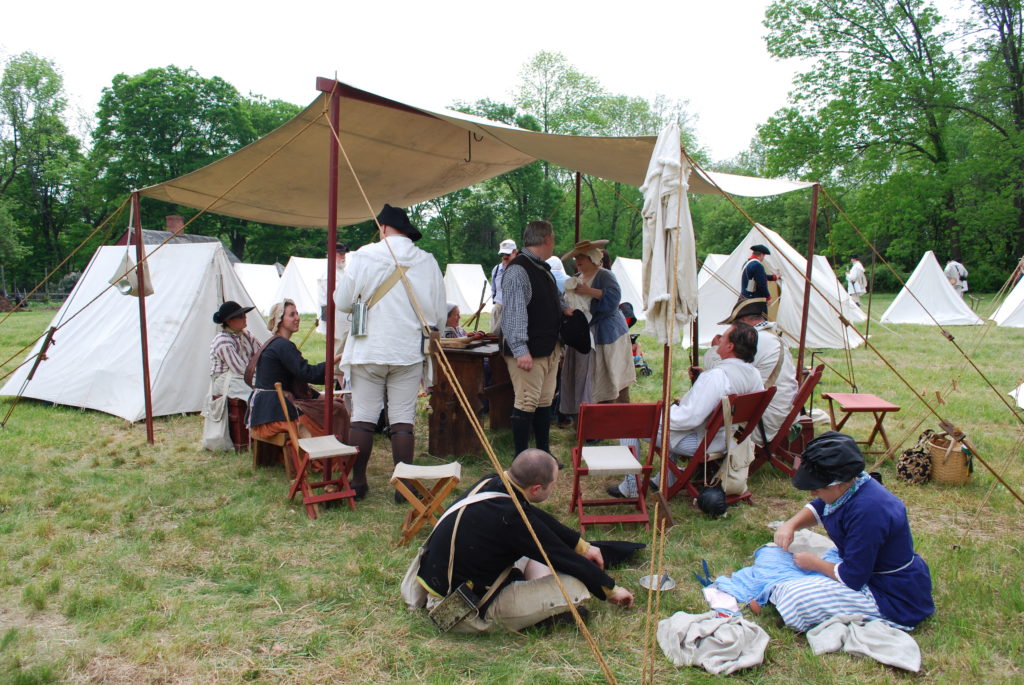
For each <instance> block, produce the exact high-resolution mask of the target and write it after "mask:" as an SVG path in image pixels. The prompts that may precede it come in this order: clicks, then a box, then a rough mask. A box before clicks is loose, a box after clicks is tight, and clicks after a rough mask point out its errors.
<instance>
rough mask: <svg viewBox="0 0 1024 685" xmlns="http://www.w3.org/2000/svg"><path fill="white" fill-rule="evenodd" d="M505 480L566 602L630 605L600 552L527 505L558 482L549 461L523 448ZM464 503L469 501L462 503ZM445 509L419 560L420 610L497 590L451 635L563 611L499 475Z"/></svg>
mask: <svg viewBox="0 0 1024 685" xmlns="http://www.w3.org/2000/svg"><path fill="white" fill-rule="evenodd" d="M507 475H508V477H509V480H511V481H512V484H513V486H514V489H515V496H516V497H517V499H518V500H519V502H520V504H521V505H522V507H523V510H524V511H525V512H526V516H527V518H528V519H529V521H530V524H531V526H532V527H533V530H534V531H535V532H536V533H537V539H538V540H540V543H541V545H542V546H543V548H544V551H545V552H546V553H547V555H548V558H549V559H551V563H552V565H553V566H554V567H555V570H556V571H558V574H559V577H560V578H561V581H562V585H563V586H564V587H565V589H566V591H567V592H568V594H569V597H570V598H571V600H572V602H573V604H576V605H578V604H579V603H581V602H583V601H584V600H586V599H587V598H589V597H590V596H591V595H593V596H595V597H597V598H598V599H602V600H605V601H608V602H611V603H613V604H618V605H621V606H625V607H629V606H632V604H633V594H632V593H631V592H630V591H629V590H627V589H625V588H623V587H619V586H617V585H616V584H615V581H614V580H613V579H612V578H611V577H610V576H608V575H607V574H606V573H605V572H604V570H603V569H604V558H603V556H602V554H601V550H600V548H598V547H596V546H594V545H591V544H589V543H588V542H587V541H586V540H584V539H583V538H582V537H581V536H580V534H579V533H578V532H577V531H575V530H573V529H571V528H568V527H567V526H565V525H563V524H561V523H559V522H558V520H557V519H555V517H554V516H552V515H551V514H549V513H547V512H546V511H543V510H541V509H539V508H537V507H534V506H533V504H537V503H540V502H543V501H544V500H546V499H547V498H548V497H549V496H550V495H551V492H552V490H554V487H555V483H556V481H557V480H558V466H557V463H556V462H555V459H554V457H552V456H551V455H550V454H548V453H547V452H543V451H541V450H537V449H528V450H526V451H524V452H523V453H521V454H520V455H519V456H517V457H516V458H515V460H514V461H513V462H512V466H511V467H510V468H509V470H508V473H507ZM464 500H468V502H469V503H468V504H462V502H463V501H464ZM453 508H455V509H458V511H453V512H452V513H451V515H446V516H444V517H443V518H442V519H441V520H440V521H439V523H438V524H437V527H436V528H435V529H434V532H433V534H431V536H430V539H429V540H428V541H427V545H426V550H425V551H424V554H423V558H422V560H421V562H420V570H419V574H418V581H419V582H420V584H421V585H423V587H424V588H426V590H427V592H428V599H427V608H431V607H433V606H435V605H436V604H437V603H438V602H440V600H441V598H443V597H444V596H446V595H447V594H448V593H449V592H451V591H452V590H453V589H455V588H457V587H458V586H459V585H461V584H462V583H466V584H467V585H469V586H470V589H471V590H472V591H473V593H474V594H476V595H477V597H480V598H482V597H484V596H485V595H486V594H487V592H488V590H489V589H490V588H491V586H493V585H496V584H497V585H498V587H497V588H496V589H495V591H494V592H493V593H492V595H491V597H490V598H488V599H487V601H486V602H484V603H483V604H482V606H481V607H480V610H479V615H475V614H474V615H471V616H470V617H469V618H466V619H464V620H463V621H462V622H461V623H459V624H458V625H457V626H456V627H455V628H454V630H456V631H458V632H466V633H475V632H487V631H491V630H494V629H496V628H506V629H508V630H520V629H522V628H525V627H527V626H531V625H534V624H536V623H538V622H539V621H542V620H544V619H546V618H549V617H551V616H554V615H557V614H561V613H564V612H566V611H567V610H568V609H567V604H566V601H565V597H564V596H563V595H562V593H561V591H560V590H559V588H558V585H557V583H556V582H555V578H554V576H553V575H551V572H550V569H548V567H547V566H546V565H544V564H543V563H542V560H543V556H542V555H541V553H540V550H538V549H537V545H536V543H535V542H534V541H533V538H532V537H531V536H530V532H529V530H527V528H526V525H525V524H524V523H523V520H522V518H521V517H520V516H519V512H518V511H516V508H515V504H514V503H513V502H512V499H511V497H510V496H509V495H508V493H507V491H506V490H505V486H504V485H503V484H502V481H501V478H499V477H498V476H497V475H491V476H486V477H484V478H483V479H481V480H480V481H479V482H477V483H476V485H474V486H473V487H472V488H471V489H470V490H469V492H468V493H467V494H466V495H464V496H463V497H462V498H460V499H459V500H457V501H456V502H455V503H454V504H452V506H451V507H449V509H453ZM453 534H454V536H455V542H454V545H453V544H452V536H453ZM453 547H454V557H452V549H453ZM449 559H451V565H450V566H449ZM449 575H450V582H449Z"/></svg>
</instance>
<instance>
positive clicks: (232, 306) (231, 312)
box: [213, 300, 256, 324]
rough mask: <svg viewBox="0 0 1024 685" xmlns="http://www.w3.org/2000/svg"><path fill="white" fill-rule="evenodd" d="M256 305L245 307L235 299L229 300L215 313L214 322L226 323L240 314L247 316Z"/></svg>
mask: <svg viewBox="0 0 1024 685" xmlns="http://www.w3.org/2000/svg"><path fill="white" fill-rule="evenodd" d="M254 309H256V307H243V306H242V305H240V304H238V303H237V302H235V301H234V300H228V301H227V302H225V303H224V304H222V305H221V306H220V309H218V310H217V311H216V312H214V314H213V322H214V323H219V324H225V323H227V322H228V321H229V320H231V319H237V318H238V317H240V316H245V315H246V314H248V313H249V312H251V311H252V310H254Z"/></svg>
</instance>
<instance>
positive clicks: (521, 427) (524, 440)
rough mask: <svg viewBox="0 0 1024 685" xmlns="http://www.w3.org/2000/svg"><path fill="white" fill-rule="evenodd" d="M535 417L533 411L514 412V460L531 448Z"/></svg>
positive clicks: (518, 410)
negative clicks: (531, 434)
mask: <svg viewBox="0 0 1024 685" xmlns="http://www.w3.org/2000/svg"><path fill="white" fill-rule="evenodd" d="M534 416H535V412H532V411H522V410H521V409H513V410H512V449H513V450H514V451H515V454H513V455H512V456H513V458H515V457H517V456H519V453H520V452H522V451H523V450H525V449H527V448H529V446H530V433H531V432H532V431H533V422H534Z"/></svg>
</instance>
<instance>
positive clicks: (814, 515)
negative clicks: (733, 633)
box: [769, 431, 935, 631]
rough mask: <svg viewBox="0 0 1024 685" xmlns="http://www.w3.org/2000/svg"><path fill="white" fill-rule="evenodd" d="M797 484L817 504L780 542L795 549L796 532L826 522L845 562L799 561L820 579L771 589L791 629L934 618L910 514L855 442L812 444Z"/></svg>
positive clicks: (802, 555) (823, 439)
mask: <svg viewBox="0 0 1024 685" xmlns="http://www.w3.org/2000/svg"><path fill="white" fill-rule="evenodd" d="M793 486H794V487H795V488H797V489H798V490H810V492H811V494H812V495H814V497H815V499H814V500H812V501H811V502H810V503H809V504H807V505H805V506H804V508H803V509H801V510H800V511H799V512H798V513H797V514H796V516H794V517H793V518H791V519H789V520H788V521H786V522H785V523H783V524H782V525H781V526H780V527H779V529H778V530H777V531H775V544H777V545H778V546H779V547H781V548H782V549H783V550H786V551H789V546H790V544H792V542H793V537H794V533H795V532H796V531H798V530H800V529H802V528H811V527H812V526H814V525H816V524H821V525H822V526H824V527H825V532H827V533H828V536H829V537H830V538H831V539H832V542H834V543H835V544H836V549H837V551H838V552H839V556H840V557H841V559H842V561H840V562H839V563H836V564H834V563H830V562H827V561H825V560H824V559H819V558H818V557H816V556H814V555H813V554H809V553H806V552H798V553H796V554H794V555H793V561H794V563H795V564H796V565H797V566H799V567H800V568H801V569H803V570H804V571H817V572H818V574H814V575H811V576H808V577H806V578H799V579H796V580H789V581H785V582H782V583H779V584H777V585H776V586H775V587H774V588H772V591H771V595H770V596H769V600H770V601H771V603H772V604H774V605H775V608H776V609H778V611H779V615H780V616H782V619H783V620H784V621H785V622H786V625H787V626H789V627H790V628H793V629H795V630H799V631H806V630H810V629H811V628H813V627H814V626H816V625H818V624H819V623H822V622H823V621H825V620H827V619H829V618H831V617H832V616H836V615H839V614H848V615H849V614H862V615H863V616H864V617H865V618H867V619H881V620H884V621H886V622H887V623H890V624H892V625H894V626H896V627H897V628H902V629H904V630H910V629H911V628H913V627H914V626H916V625H917V624H918V623H920V622H921V621H923V620H924V619H926V618H927V617H928V616H931V615H932V614H933V613H934V612H935V604H934V602H933V601H932V578H931V573H930V572H929V570H928V564H926V563H925V562H924V559H922V558H921V557H920V556H919V555H917V554H916V553H914V539H913V537H912V536H911V534H910V523H909V521H908V520H907V509H906V507H905V506H903V502H901V501H900V499H899V498H898V497H896V496H895V495H893V494H892V493H891V492H889V491H888V490H886V489H885V488H884V487H883V486H882V485H881V484H880V483H879V482H878V481H876V480H875V479H874V478H872V477H871V476H869V475H868V474H866V473H864V457H863V456H862V455H861V452H860V448H859V447H857V443H856V442H854V440H853V438H851V437H850V436H848V435H844V434H842V433H836V432H835V431H828V432H827V433H823V434H822V435H820V436H818V437H817V438H815V439H814V440H812V441H811V442H809V443H807V448H806V449H805V450H804V455H803V461H802V462H801V464H800V468H799V469H797V472H796V473H794V474H793ZM819 574H820V575H819Z"/></svg>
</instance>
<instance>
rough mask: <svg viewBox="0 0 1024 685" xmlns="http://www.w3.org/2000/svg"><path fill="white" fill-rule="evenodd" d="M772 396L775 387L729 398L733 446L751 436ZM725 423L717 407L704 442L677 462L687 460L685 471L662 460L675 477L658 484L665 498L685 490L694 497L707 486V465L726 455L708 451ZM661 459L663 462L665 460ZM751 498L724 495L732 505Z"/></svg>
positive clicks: (746, 493)
mask: <svg viewBox="0 0 1024 685" xmlns="http://www.w3.org/2000/svg"><path fill="white" fill-rule="evenodd" d="M774 396H775V388H774V387H771V388H768V389H767V390H761V391H758V392H749V393H745V394H742V395H729V397H728V399H729V405H730V407H731V408H732V425H731V426H726V427H725V429H726V430H731V431H732V432H733V433H732V435H733V437H732V442H733V443H735V444H739V443H741V442H743V441H744V440H746V439H747V438H748V437H750V434H751V433H753V432H754V429H755V428H757V422H758V421H760V420H761V415H762V414H764V410H765V409H767V408H768V404H769V403H770V402H771V401H772V398H773V397H774ZM724 423H725V415H724V414H723V413H722V405H721V404H719V405H718V407H717V408H716V409H715V411H714V412H712V414H711V416H710V417H709V418H708V422H707V430H706V431H705V433H704V439H703V440H701V441H700V444H699V445H698V446H697V451H696V453H694V455H693V456H692V457H684V456H679V457H678V458H679V459H688V461H687V462H686V466H685V468H680V467H679V465H677V464H676V463H675V462H673V461H672V459H665V462H666V464H665V466H666V470H667V473H668V474H671V475H674V476H675V478H676V480H675V482H674V483H672V485H666V484H665V483H662V484H661V485H662V488H663V489H664V492H665V497H666V498H670V497H674V496H675V495H676V493H678V492H679V491H680V490H686V492H687V493H688V494H690V495H691V496H692V497H697V495H699V494H700V490H701V488H702V487H705V486H707V485H708V483H707V482H705V479H704V473H705V472H706V471H705V467H706V463H708V462H712V461H717V460H719V459H721V458H722V457H724V456H725V454H724V453H717V452H708V445H709V444H711V442H712V441H713V440H714V438H715V435H716V434H717V433H718V430H719V429H720V428H722V426H723V424H724ZM662 458H663V459H664V457H662ZM668 480H671V479H668ZM752 497H753V495H751V494H750V492H749V491H747V492H744V493H742V494H740V495H726V498H725V501H726V503H727V504H733V503H735V502H739V501H740V500H745V501H747V502H749V501H750V499H751V498H752Z"/></svg>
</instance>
